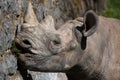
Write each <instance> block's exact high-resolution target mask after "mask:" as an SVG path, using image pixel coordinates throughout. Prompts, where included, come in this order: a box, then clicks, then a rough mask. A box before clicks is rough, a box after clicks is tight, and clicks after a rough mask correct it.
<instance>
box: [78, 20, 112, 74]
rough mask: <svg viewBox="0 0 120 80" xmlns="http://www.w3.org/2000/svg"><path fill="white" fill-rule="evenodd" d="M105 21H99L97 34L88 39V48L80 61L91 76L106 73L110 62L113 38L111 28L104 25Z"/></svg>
mask: <svg viewBox="0 0 120 80" xmlns="http://www.w3.org/2000/svg"><path fill="white" fill-rule="evenodd" d="M100 19H101V18H100ZM103 20H104V19H103ZM103 20H100V21H99V24H98V28H97V30H96V32H95V33H94V34H93V35H91V36H89V37H88V38H87V47H86V49H85V51H84V55H83V56H82V59H81V61H80V64H81V65H82V66H83V68H84V69H85V70H87V71H89V72H90V74H91V73H94V72H95V73H104V71H105V69H106V68H107V66H108V63H109V61H110V60H109V59H110V54H111V52H112V51H111V50H110V49H112V47H111V45H112V44H111V37H110V32H109V27H108V26H105V24H104V23H103V24H102V22H103Z"/></svg>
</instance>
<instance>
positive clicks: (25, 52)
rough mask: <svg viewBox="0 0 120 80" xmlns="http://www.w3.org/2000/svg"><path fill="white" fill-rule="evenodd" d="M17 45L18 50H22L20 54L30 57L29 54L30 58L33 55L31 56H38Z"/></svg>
mask: <svg viewBox="0 0 120 80" xmlns="http://www.w3.org/2000/svg"><path fill="white" fill-rule="evenodd" d="M15 44H16V47H17V49H18V50H20V54H25V55H28V54H29V56H30V54H31V55H37V54H35V53H32V52H31V51H30V50H29V48H24V47H22V46H21V45H20V44H19V43H15Z"/></svg>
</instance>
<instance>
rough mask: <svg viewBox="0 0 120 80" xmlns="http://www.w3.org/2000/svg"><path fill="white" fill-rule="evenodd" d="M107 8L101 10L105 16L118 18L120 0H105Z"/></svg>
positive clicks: (119, 14) (119, 15) (119, 17)
mask: <svg viewBox="0 0 120 80" xmlns="http://www.w3.org/2000/svg"><path fill="white" fill-rule="evenodd" d="M107 6H108V8H107V9H106V10H105V11H104V12H103V15H104V16H106V17H113V18H118V19H120V0H107Z"/></svg>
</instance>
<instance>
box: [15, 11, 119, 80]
mask: <svg viewBox="0 0 120 80" xmlns="http://www.w3.org/2000/svg"><path fill="white" fill-rule="evenodd" d="M15 42H16V45H17V46H19V47H20V49H22V50H23V54H20V60H21V61H22V62H23V65H24V66H25V67H26V68H27V69H29V70H32V71H43V72H66V71H67V70H69V69H71V68H72V67H74V66H78V67H80V68H81V69H82V70H84V71H85V72H86V73H87V74H88V75H96V77H97V76H99V77H98V78H99V79H100V80H120V59H119V58H120V21H119V20H117V19H112V18H105V17H102V16H98V15H97V14H96V13H95V12H93V11H91V10H89V11H87V12H86V13H85V15H84V16H83V17H78V18H76V19H74V20H69V21H67V22H66V23H64V24H63V25H61V26H59V27H56V26H55V24H54V20H53V18H52V16H50V15H48V16H46V17H45V19H44V20H43V21H41V22H38V20H37V18H36V16H35V14H34V12H33V10H28V12H27V15H26V17H25V23H24V24H23V25H22V30H21V32H20V33H19V34H18V35H17V36H16V38H15Z"/></svg>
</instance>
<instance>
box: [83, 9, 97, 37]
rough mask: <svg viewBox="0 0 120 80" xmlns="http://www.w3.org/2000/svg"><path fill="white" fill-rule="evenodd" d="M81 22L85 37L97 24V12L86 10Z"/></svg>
mask: <svg viewBox="0 0 120 80" xmlns="http://www.w3.org/2000/svg"><path fill="white" fill-rule="evenodd" d="M83 24H84V30H83V35H84V36H85V37H88V36H90V35H92V34H93V33H94V32H95V31H96V29H97V26H98V16H97V14H96V13H95V12H94V11H92V10H89V11H87V12H86V13H85V15H84V17H83Z"/></svg>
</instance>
